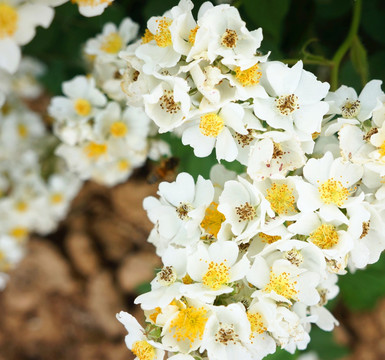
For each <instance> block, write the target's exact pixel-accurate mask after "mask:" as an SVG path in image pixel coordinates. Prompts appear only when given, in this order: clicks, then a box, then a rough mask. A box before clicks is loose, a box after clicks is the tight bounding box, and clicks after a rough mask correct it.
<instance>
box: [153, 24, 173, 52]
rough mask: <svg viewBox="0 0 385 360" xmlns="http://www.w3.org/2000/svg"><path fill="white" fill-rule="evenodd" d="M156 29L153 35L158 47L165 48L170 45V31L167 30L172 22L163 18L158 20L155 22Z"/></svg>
mask: <svg viewBox="0 0 385 360" xmlns="http://www.w3.org/2000/svg"><path fill="white" fill-rule="evenodd" d="M156 22H157V23H158V28H157V30H156V33H155V35H154V40H155V42H156V44H157V45H158V46H159V47H167V46H170V45H172V39H171V31H170V29H169V27H170V25H171V24H172V20H171V19H168V18H166V17H163V18H162V19H160V20H156Z"/></svg>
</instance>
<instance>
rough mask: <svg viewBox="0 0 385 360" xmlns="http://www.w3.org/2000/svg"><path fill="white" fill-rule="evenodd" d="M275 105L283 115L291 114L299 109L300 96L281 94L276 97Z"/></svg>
mask: <svg viewBox="0 0 385 360" xmlns="http://www.w3.org/2000/svg"><path fill="white" fill-rule="evenodd" d="M275 106H276V107H277V109H278V111H279V112H280V113H281V114H282V115H285V116H287V115H290V114H291V113H293V112H294V111H295V110H297V109H299V105H298V96H297V95H294V94H290V95H281V96H279V97H277V98H276V99H275Z"/></svg>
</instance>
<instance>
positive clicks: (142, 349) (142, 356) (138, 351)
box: [131, 340, 155, 360]
mask: <svg viewBox="0 0 385 360" xmlns="http://www.w3.org/2000/svg"><path fill="white" fill-rule="evenodd" d="M131 351H132V352H133V353H134V354H135V355H136V356H137V357H138V359H139V360H154V359H155V348H154V347H153V346H152V345H150V344H149V343H148V342H147V341H145V340H140V341H135V342H134V343H133V344H132V349H131Z"/></svg>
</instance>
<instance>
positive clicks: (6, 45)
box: [0, 0, 54, 73]
mask: <svg viewBox="0 0 385 360" xmlns="http://www.w3.org/2000/svg"><path fill="white" fill-rule="evenodd" d="M53 16H54V11H53V9H52V8H50V7H49V6H46V5H42V4H39V3H37V4H36V3H35V4H32V3H29V2H20V1H17V0H9V1H7V2H2V3H0V68H2V69H5V70H6V71H8V72H10V73H15V72H16V70H17V68H18V67H19V63H20V58H21V51H20V46H22V45H25V44H27V43H29V42H30V41H31V40H32V39H33V37H34V36H35V28H36V27H37V26H39V25H40V26H43V27H45V28H47V27H48V26H49V25H50V24H51V21H52V19H53Z"/></svg>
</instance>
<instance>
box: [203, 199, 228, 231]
mask: <svg viewBox="0 0 385 360" xmlns="http://www.w3.org/2000/svg"><path fill="white" fill-rule="evenodd" d="M217 208H218V204H217V203H216V202H214V201H213V202H212V203H211V204H210V205H209V207H208V208H207V209H206V211H205V217H204V218H203V220H202V222H201V227H202V228H203V229H205V231H206V233H208V234H211V235H213V236H214V237H217V236H218V232H219V230H220V228H221V226H222V223H223V222H224V221H225V220H226V218H225V216H224V215H223V214H222V213H221V212H219V211H218V210H217Z"/></svg>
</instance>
